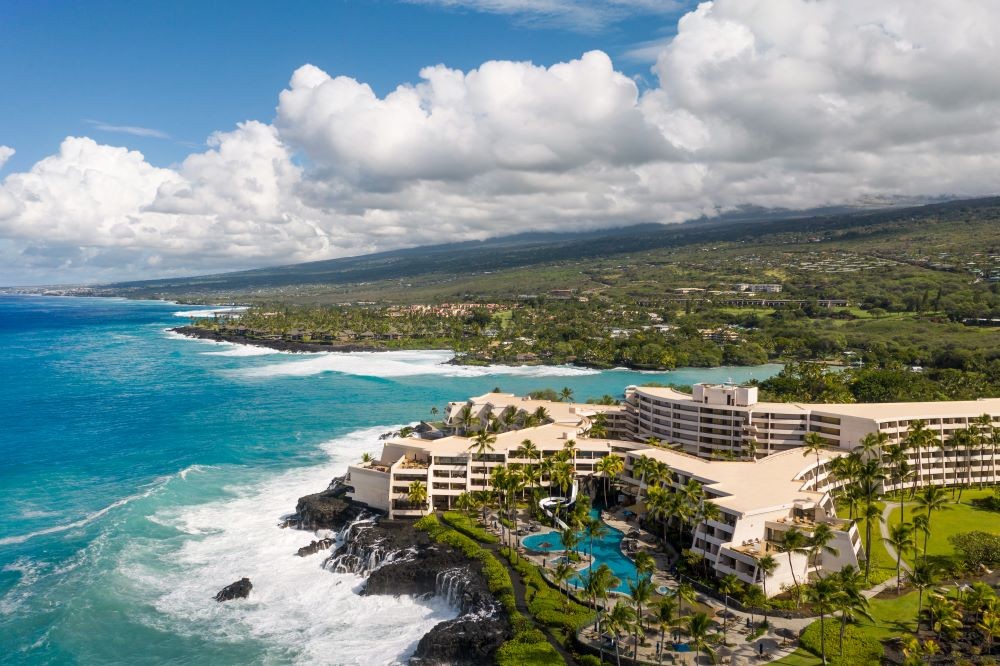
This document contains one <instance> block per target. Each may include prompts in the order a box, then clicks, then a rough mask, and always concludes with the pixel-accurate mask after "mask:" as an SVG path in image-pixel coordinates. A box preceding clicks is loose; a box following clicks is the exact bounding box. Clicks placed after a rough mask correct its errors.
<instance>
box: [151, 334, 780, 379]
mask: <svg viewBox="0 0 1000 666" xmlns="http://www.w3.org/2000/svg"><path fill="white" fill-rule="evenodd" d="M167 330H168V331H170V332H172V333H176V334H178V335H182V336H184V337H187V338H192V339H196V340H208V341H210V342H229V343H231V344H236V345H248V346H251V347H262V348H264V349H273V350H274V351H279V352H289V353H305V354H314V353H323V352H341V353H351V352H400V351H448V352H451V353H452V354H455V350H454V349H451V348H450V347H401V348H395V347H392V348H390V347H380V346H377V345H372V344H365V343H358V342H331V343H322V342H300V341H296V340H284V339H280V340H262V339H260V338H248V337H245V336H242V335H232V334H224V333H220V332H218V331H212V330H208V329H204V328H201V327H199V326H191V325H186V326H175V327H171V328H168V329H167ZM447 363H448V364H449V365H458V366H470V367H487V366H491V365H496V366H509V367H515V368H516V367H559V366H570V367H574V368H585V369H587V370H627V371H630V372H641V373H648V374H665V373H669V372H676V371H677V370H679V369H680V368H648V367H639V366H613V367H606V366H602V365H595V364H591V363H581V362H579V361H575V360H574V361H566V362H563V363H546V362H544V361H535V362H521V363H508V362H504V361H492V362H489V363H486V362H483V361H478V360H476V361H463V360H461V359H460V358H459V357H458V356H457V355H455V356H454V357H453V358H452V359H451V360H449V361H447ZM763 365H784V362H782V361H779V360H769V361H768V362H767V363H765V364H763ZM693 367H694V366H692V368H693ZM740 367H758V366H726V365H716V366H704V368H703V369H705V370H712V369H717V368H740Z"/></svg>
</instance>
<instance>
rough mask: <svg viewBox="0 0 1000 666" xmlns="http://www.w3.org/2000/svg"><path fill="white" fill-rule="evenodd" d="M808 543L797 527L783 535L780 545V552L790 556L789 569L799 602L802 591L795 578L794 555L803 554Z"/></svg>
mask: <svg viewBox="0 0 1000 666" xmlns="http://www.w3.org/2000/svg"><path fill="white" fill-rule="evenodd" d="M808 543H809V540H808V538H807V537H806V535H805V533H804V532H802V531H801V530H799V528H797V527H792V528H790V529H789V530H788V531H787V532H785V533H784V535H782V537H781V543H780V544H778V552H780V553H785V554H786V555H787V556H788V568H789V570H790V571H791V572H792V582H793V583H794V584H795V598H796V599H797V600H798V599H800V595H801V593H802V590H801V588H800V587H799V579H798V578H797V577H796V576H795V566H794V565H793V564H792V554H793V553H799V552H802V549H803V548H805V547H806V545H807V544H808ZM796 603H798V602H796Z"/></svg>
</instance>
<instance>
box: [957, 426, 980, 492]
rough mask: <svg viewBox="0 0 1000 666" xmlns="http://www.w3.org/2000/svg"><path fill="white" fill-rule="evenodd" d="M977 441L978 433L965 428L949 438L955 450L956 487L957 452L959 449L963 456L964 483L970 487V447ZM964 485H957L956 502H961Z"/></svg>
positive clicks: (971, 428) (973, 429)
mask: <svg viewBox="0 0 1000 666" xmlns="http://www.w3.org/2000/svg"><path fill="white" fill-rule="evenodd" d="M977 440H978V433H977V432H976V429H975V428H973V427H971V426H970V427H965V428H960V429H958V430H956V431H955V432H954V433H953V434H952V436H951V445H952V446H953V447H954V448H955V452H956V453H955V455H956V467H955V483H956V485H958V466H957V457H958V450H959V449H961V450H962V452H963V453H964V454H965V482H966V485H967V486H971V485H972V447H973V446H975V445H976V442H977ZM966 485H958V501H959V502H961V501H962V492H963V491H964V490H965V488H966Z"/></svg>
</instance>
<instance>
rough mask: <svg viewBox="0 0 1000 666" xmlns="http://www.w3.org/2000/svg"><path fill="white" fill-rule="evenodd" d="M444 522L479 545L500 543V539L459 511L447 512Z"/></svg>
mask: <svg viewBox="0 0 1000 666" xmlns="http://www.w3.org/2000/svg"><path fill="white" fill-rule="evenodd" d="M444 522H445V523H447V524H448V525H450V526H451V527H453V528H455V529H456V530H458V531H459V532H461V533H462V534H464V535H465V536H467V537H470V538H472V539H475V540H476V541H478V542H479V543H498V542H499V539H497V538H496V536H495V535H493V534H490V533H489V532H487V531H486V530H484V529H483V528H482V527H480V526H479V525H476V524H475V523H474V522H473V520H472V519H471V518H469V517H468V516H467V515H465V514H464V513H459V512H458V511H445V513H444Z"/></svg>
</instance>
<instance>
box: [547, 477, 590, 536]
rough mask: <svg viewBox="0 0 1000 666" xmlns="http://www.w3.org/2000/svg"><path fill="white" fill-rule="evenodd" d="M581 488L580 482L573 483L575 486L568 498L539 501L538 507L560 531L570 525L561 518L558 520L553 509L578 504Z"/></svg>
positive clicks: (548, 498)
mask: <svg viewBox="0 0 1000 666" xmlns="http://www.w3.org/2000/svg"><path fill="white" fill-rule="evenodd" d="M579 488H580V482H579V481H573V486H572V488H571V489H570V491H569V497H568V498H566V497H558V496H556V497H543V498H542V499H540V500H538V506H539V507H540V508H541V509H542V511H543V512H544V513H545V515H546V516H548V517H549V518H551V519H552V520H554V521H555V523H556V525H558V526H559V529H561V530H564V529H566V528H567V527H569V525H567V524H566V523H564V522H563V521H561V520H560V519H559V518H556V516H555V513H554V512H553V509H554V508H556V507H571V506H573V504H575V503H576V493H577V490H579Z"/></svg>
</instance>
